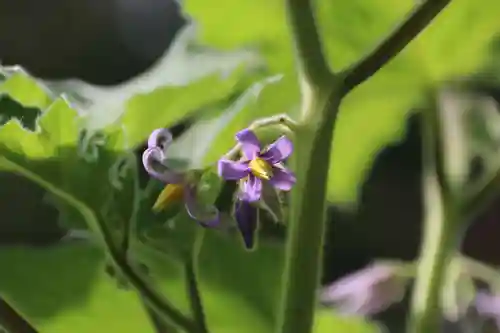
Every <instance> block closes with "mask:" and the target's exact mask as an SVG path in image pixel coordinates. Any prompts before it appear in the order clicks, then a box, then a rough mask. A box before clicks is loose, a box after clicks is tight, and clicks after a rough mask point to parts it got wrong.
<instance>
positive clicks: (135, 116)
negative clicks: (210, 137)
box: [119, 68, 244, 147]
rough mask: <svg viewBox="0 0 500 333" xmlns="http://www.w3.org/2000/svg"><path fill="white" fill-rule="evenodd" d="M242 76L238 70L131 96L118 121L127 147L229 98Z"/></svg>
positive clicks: (241, 69) (240, 70)
mask: <svg viewBox="0 0 500 333" xmlns="http://www.w3.org/2000/svg"><path fill="white" fill-rule="evenodd" d="M243 73H244V71H243V68H240V69H238V70H235V71H234V72H233V73H232V74H231V75H230V76H229V77H224V76H223V75H222V74H220V73H217V74H213V75H210V76H207V77H205V78H202V79H200V80H198V81H195V82H194V83H190V84H187V85H184V86H167V87H162V88H159V89H156V90H154V91H153V92H151V93H148V94H143V95H136V96H134V97H133V98H132V99H131V100H130V101H129V102H128V104H127V108H126V111H125V113H124V114H123V116H122V118H121V119H120V121H119V123H120V124H121V125H122V126H123V127H124V129H125V132H126V133H127V142H128V144H129V146H130V147H135V146H137V145H139V144H141V143H142V142H144V141H145V140H147V138H148V136H149V134H150V133H151V132H152V131H153V130H155V129H156V128H158V127H169V126H170V125H171V124H173V123H175V122H176V121H178V120H180V119H182V118H184V117H185V116H186V115H188V114H190V113H192V112H194V111H198V110H199V109H200V108H202V107H205V106H207V105H209V104H211V103H216V102H219V101H220V100H221V99H224V98H227V97H229V95H230V94H231V93H232V92H233V90H234V89H235V87H236V86H237V84H238V82H239V80H240V79H241V77H242V75H243Z"/></svg>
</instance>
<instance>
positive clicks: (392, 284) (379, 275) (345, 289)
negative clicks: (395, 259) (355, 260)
mask: <svg viewBox="0 0 500 333" xmlns="http://www.w3.org/2000/svg"><path fill="white" fill-rule="evenodd" d="M397 273H398V271H397V267H395V266H394V265H387V264H382V263H376V264H373V265H370V266H368V267H367V268H364V269H362V270H360V271H358V272H356V273H354V274H350V275H348V276H346V277H344V278H341V279H340V280H338V281H336V282H334V283H332V284H331V285H330V286H328V287H325V288H324V289H323V290H322V291H321V294H320V301H321V303H323V304H325V305H327V306H332V307H334V308H335V309H336V310H337V311H339V312H340V313H342V314H345V315H358V316H370V315H374V314H377V313H380V312H382V311H385V310H386V309H387V308H389V307H390V306H391V305H392V304H394V303H398V302H400V301H401V300H402V299H403V297H404V293H405V289H406V284H407V283H406V282H407V279H405V278H402V277H401V276H399V275H398V274H397Z"/></svg>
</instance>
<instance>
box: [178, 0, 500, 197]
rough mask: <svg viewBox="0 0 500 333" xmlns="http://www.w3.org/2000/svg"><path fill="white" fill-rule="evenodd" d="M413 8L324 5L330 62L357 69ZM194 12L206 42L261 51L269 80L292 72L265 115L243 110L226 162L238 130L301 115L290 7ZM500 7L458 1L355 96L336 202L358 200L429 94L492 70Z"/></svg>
mask: <svg viewBox="0 0 500 333" xmlns="http://www.w3.org/2000/svg"><path fill="white" fill-rule="evenodd" d="M414 5H415V1H413V0H404V1H399V2H397V3H394V4H392V5H391V6H387V1H385V0H375V1H370V2H369V3H367V2H366V1H363V0H354V1H339V0H337V1H323V2H319V3H318V8H317V14H318V19H319V25H320V27H321V29H322V32H323V37H324V43H325V48H326V50H327V54H328V56H329V61H330V63H331V64H332V65H333V67H334V68H336V69H340V68H342V67H345V66H347V65H349V64H351V63H352V62H353V61H355V60H356V59H358V58H359V57H360V56H361V55H362V54H364V53H365V52H367V51H368V50H369V49H371V48H372V47H373V46H374V45H375V43H376V42H377V41H379V40H380V39H381V38H382V37H384V36H385V35H386V34H387V32H388V31H389V30H390V29H391V28H392V27H394V26H395V24H396V23H397V22H399V21H400V20H401V19H402V18H403V17H404V15H405V14H406V13H407V12H408V10H409V9H410V8H411V7H412V6H414ZM185 7H186V10H187V11H188V13H189V14H190V15H192V16H193V18H194V19H195V20H196V21H197V22H199V24H200V25H201V31H200V33H201V35H200V40H201V42H203V43H205V44H206V45H210V46H215V47H219V48H223V49H235V48H240V47H248V46H253V47H257V48H258V49H259V50H260V52H261V53H262V54H263V56H264V57H265V59H266V61H267V65H268V69H269V74H270V75H274V74H284V79H283V80H282V82H280V83H279V85H275V86H268V87H267V88H266V89H264V91H262V93H261V94H260V97H259V101H258V102H257V103H258V104H259V107H258V108H253V107H250V109H251V111H250V110H247V111H245V112H243V113H242V115H241V118H240V119H241V123H239V124H236V122H235V123H234V125H235V126H234V127H232V126H231V128H230V129H229V128H228V130H227V132H226V131H224V132H223V133H221V136H220V138H218V139H217V140H216V144H215V145H214V149H213V150H214V153H213V154H214V155H220V154H221V153H222V152H224V151H225V150H226V149H227V146H228V145H229V143H228V142H229V139H230V138H231V137H232V136H234V132H235V130H238V129H241V128H243V127H246V126H247V125H248V123H249V122H251V121H252V120H254V119H255V118H257V117H262V116H268V115H270V114H271V113H283V112H288V113H290V114H293V113H294V112H295V110H296V108H297V107H298V103H297V102H298V99H299V96H298V89H297V86H296V84H295V83H294V82H295V69H294V67H293V65H294V62H293V57H292V56H293V52H291V50H292V47H291V43H290V41H291V39H290V36H289V32H288V29H287V26H286V17H285V10H284V2H282V1H278V0H271V1H260V0H257V1H255V0H243V1H238V2H237V3H235V2H234V3H233V2H227V1H223V0H218V1H216V2H215V3H214V2H211V3H210V6H208V5H207V3H206V2H204V1H201V0H187V1H186V2H185ZM495 9H500V3H498V2H497V1H495V0H480V1H479V2H478V1H473V0H458V1H454V2H453V3H452V4H451V5H449V7H448V8H446V9H445V10H444V12H443V13H442V14H441V15H440V17H438V18H437V19H436V21H435V22H434V23H433V24H431V26H430V27H429V28H428V29H427V30H426V31H425V32H424V33H422V34H421V35H420V36H419V37H418V38H417V39H416V40H415V41H414V42H412V43H411V44H410V45H409V46H408V47H407V48H406V49H405V50H404V51H403V52H402V53H401V54H400V55H399V56H398V57H397V58H396V59H394V60H393V61H391V63H389V64H388V65H387V66H386V67H385V68H384V69H382V70H381V71H380V72H379V73H377V74H376V75H375V76H373V77H372V78H371V79H370V80H368V81H367V82H366V83H364V84H363V85H361V86H360V87H358V88H357V89H356V90H355V91H353V92H352V93H351V94H350V95H349V96H348V97H347V98H346V100H345V101H344V103H343V105H342V108H341V113H340V115H339V119H338V125H337V131H336V133H335V149H333V150H332V154H331V156H330V157H331V158H333V161H334V163H332V164H331V169H330V172H331V173H330V175H331V177H330V181H329V187H328V193H329V199H335V198H342V199H343V200H346V199H354V198H355V196H356V191H357V189H356V184H357V183H358V182H359V181H360V180H361V177H363V174H364V172H365V170H366V169H367V167H368V165H369V163H370V162H371V161H372V160H373V158H374V156H375V153H376V152H377V151H378V150H379V149H380V148H381V147H383V146H384V145H385V144H387V143H389V142H390V141H393V140H395V139H398V138H400V137H401V135H402V134H403V133H402V129H403V126H402V125H403V122H404V121H405V119H406V116H407V114H408V112H409V111H410V110H411V109H412V107H414V106H416V105H417V104H419V103H421V102H422V99H423V93H424V92H425V91H426V89H429V88H432V87H435V86H436V85H437V84H439V83H440V82H443V81H447V80H450V79H454V78H457V77H460V76H462V75H468V74H471V73H472V72H474V71H476V70H478V69H479V68H480V67H481V66H482V65H483V64H484V62H485V61H486V60H487V59H488V56H489V53H488V51H489V50H488V48H489V46H490V42H491V41H492V40H493V38H494V37H495V36H496V35H497V34H498V33H499V32H500V21H499V20H498V17H497V15H496V10H495ZM256 17H258V18H259V20H258V21H256V20H255V18H256ZM221 22H224V24H221ZM227 31H231V33H230V34H229V33H227ZM465 41H466V42H465ZM464 43H465V44H464ZM267 90H269V91H271V90H274V91H273V92H266V91H267ZM267 94H269V97H266V95H267ZM244 118H246V119H244ZM210 156H212V154H210ZM325 158H326V157H325Z"/></svg>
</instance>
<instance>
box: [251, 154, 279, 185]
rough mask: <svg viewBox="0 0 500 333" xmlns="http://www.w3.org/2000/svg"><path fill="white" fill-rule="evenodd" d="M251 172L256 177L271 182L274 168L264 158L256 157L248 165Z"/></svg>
mask: <svg viewBox="0 0 500 333" xmlns="http://www.w3.org/2000/svg"><path fill="white" fill-rule="evenodd" d="M248 166H249V167H250V171H251V172H252V174H253V175H254V176H255V177H258V178H260V179H265V180H269V179H271V177H272V176H273V168H272V166H271V165H270V164H269V163H267V162H266V161H264V160H263V159H262V158H259V157H256V158H254V159H253V160H251V161H250V163H249V164H248Z"/></svg>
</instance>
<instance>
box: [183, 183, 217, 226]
mask: <svg viewBox="0 0 500 333" xmlns="http://www.w3.org/2000/svg"><path fill="white" fill-rule="evenodd" d="M184 200H185V207H186V212H187V213H188V215H189V216H190V217H191V218H192V219H193V220H195V221H197V222H198V223H199V224H201V225H202V226H204V227H215V226H217V225H218V224H219V222H220V214H219V210H218V209H217V208H216V207H215V206H206V205H203V204H201V203H200V202H198V201H197V200H196V196H195V189H194V188H191V189H186V190H185V196H184Z"/></svg>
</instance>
